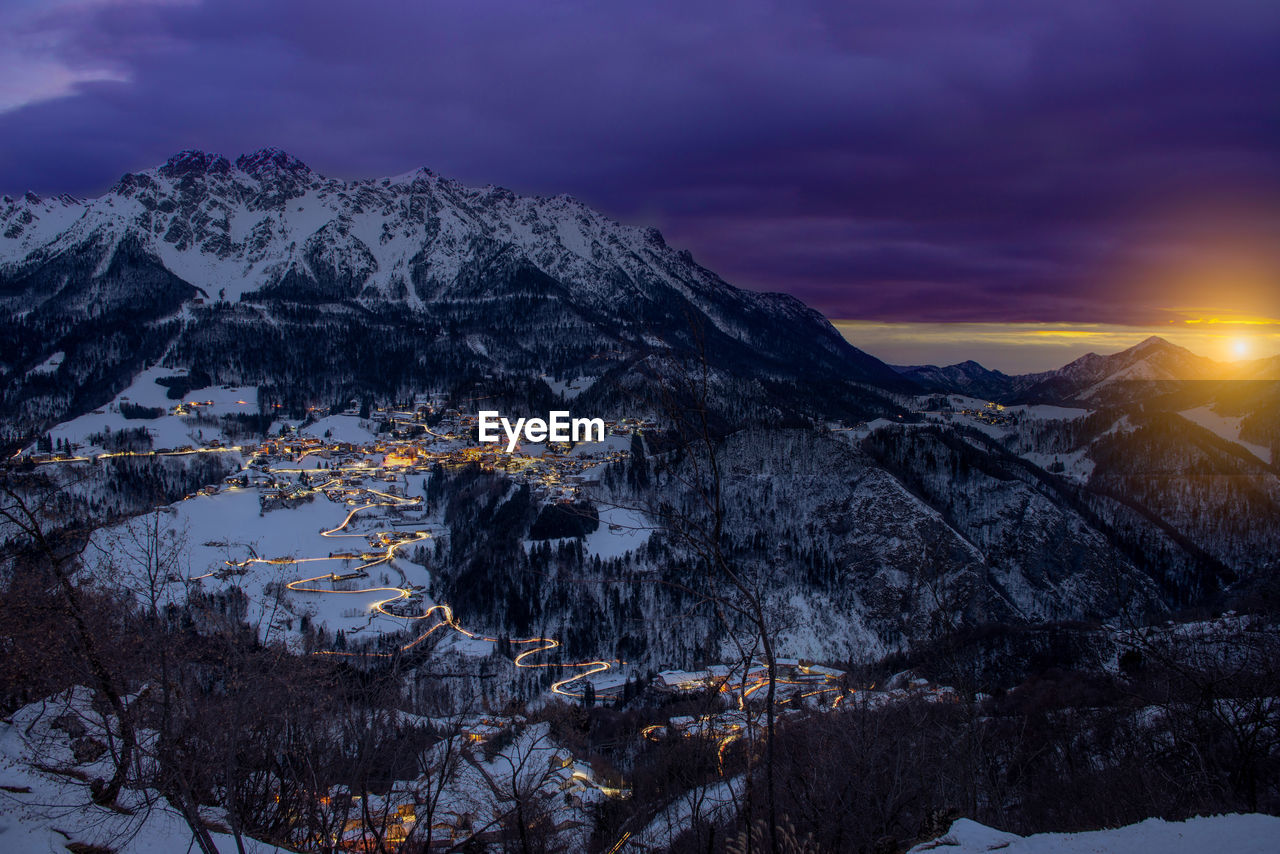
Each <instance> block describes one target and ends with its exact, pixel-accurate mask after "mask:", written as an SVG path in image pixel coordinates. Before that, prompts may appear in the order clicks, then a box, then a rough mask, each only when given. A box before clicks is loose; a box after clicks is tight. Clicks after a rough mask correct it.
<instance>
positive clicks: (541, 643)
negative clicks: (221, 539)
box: [226, 483, 613, 698]
mask: <svg viewBox="0 0 1280 854" xmlns="http://www.w3.org/2000/svg"><path fill="white" fill-rule="evenodd" d="M324 486H328V484H327V483H326V484H323V485H322V486H320V487H317V489H321V488H323V487H324ZM365 492H367V493H369V494H370V495H375V496H378V497H379V498H384V499H387V500H385V501H371V502H370V503H368V504H362V505H360V506H359V507H355V508H353V509H352V510H351V512H349V513H348V514H347V517H346V518H345V519H343V520H342V523H341V524H340V525H338V526H336V527H334V528H330V529H329V530H327V531H321V532H320V535H321V536H323V537H333V538H337V537H360V538H364V537H365V536H366V534H352V533H340V532H341V531H343V530H344V529H345V528H346V527H347V526H348V525H350V524H351V520H352V519H354V518H355V517H356V514H358V513H361V512H364V511H366V510H371V509H374V508H377V507H397V506H403V505H405V504H415V503H417V501H418V500H419V499H413V498H402V497H400V496H397V495H390V494H388V493H385V492H378V491H376V490H372V489H366V490H365ZM430 537H431V535H430V534H429V533H426V532H424V531H418V532H416V533H415V534H414V535H413V537H411V538H410V539H407V540H403V541H401V542H397V543H391V544H389V545H388V546H387V547H386V549H387V550H386V554H384V555H382V556H381V557H378V558H377V559H376V560H371V561H369V562H368V563H365V564H362V565H361V566H358V567H356V568H355V569H354V570H352V571H351V572H350V573H348V574H347V577H351V576H356V575H365V576H367V575H368V574H369V570H370V569H372V568H373V567H375V566H378V565H380V564H384V563H385V564H390V565H391V566H392V567H393V568H394V564H392V563H391V561H392V558H394V557H395V553H396V550H397V549H399V548H401V547H403V546H407V545H412V544H413V543H418V542H421V541H423V540H426V539H430ZM348 559H349V558H343V557H338V556H335V557H313V558H293V557H289V558H258V557H250V558H247V559H246V560H243V561H231V560H228V561H226V564H227V565H228V566H230V567H235V568H239V569H243V568H245V567H247V566H249V565H250V564H255V563H259V564H292V563H314V562H317V561H325V560H348ZM397 571H399V570H397ZM338 579H339V576H338V575H337V574H335V573H326V574H323V575H314V576H311V577H308V578H299V579H296V580H294V581H290V582H289V583H288V584H287V585H285V586H286V587H287V588H288V589H289V590H293V591H295V592H298V593H319V594H326V595H334V596H351V595H367V594H369V593H381V592H386V593H388V594H390V595H388V596H387V597H386V598H385V599H380V600H377V601H375V602H374V603H373V605H372V606H371V610H372V611H374V612H377V613H380V614H383V615H385V616H388V617H392V618H394V619H398V620H405V621H408V622H410V623H416V622H418V621H421V620H430V619H432V618H433V617H434V618H436V622H434V623H432V624H431V626H429V627H428V628H427V629H426V631H424V632H422V633H421V634H419V635H418V636H417V637H415V638H414V639H413V640H411V641H409V642H408V643H406V644H403V645H402V646H401V647H400V648H399V650H398V651H397V652H395V653H390V652H379V653H357V652H341V651H337V650H323V651H320V652H318V653H316V654H317V655H347V656H366V655H367V656H373V657H378V658H388V657H391V656H393V655H397V654H399V653H403V652H407V651H408V650H411V649H413V648H414V647H415V646H417V645H418V644H420V643H422V642H423V641H424V640H426V639H427V638H428V637H430V636H431V635H432V634H433V633H435V631H436V630H437V629H441V628H445V627H448V628H450V629H452V630H453V631H455V632H458V633H459V634H461V635H465V636H466V637H468V638H471V639H473V640H480V641H488V642H491V643H496V642H498V641H499V638H494V637H487V636H485V635H479V634H476V633H475V632H471V631H468V630H467V629H464V628H463V627H462V626H461V625H459V624H458V621H457V620H456V619H455V617H454V615H453V609H452V608H450V607H449V606H448V605H443V604H441V605H432V606H431V607H429V608H427V609H426V610H425V611H423V612H422V613H421V614H419V615H416V616H405V615H403V614H396V613H393V612H392V611H389V610H387V606H388V605H390V604H392V603H394V602H399V601H401V600H403V599H408V598H409V597H410V596H411V595H412V594H413V591H412V590H411V589H410V588H409V587H408V586H407V584H408V581H407V579H405V578H404V573H403V572H401V579H402V580H403V581H404V583H405V585H406V586H404V587H363V588H360V589H356V590H335V589H333V587H332V586H330V587H327V588H326V587H317V586H311V585H314V584H316V583H317V582H322V581H328V582H329V583H330V585H332V583H333V582H335V581H337V580H338ZM512 643H514V644H520V645H529V647H530V648H529V649H526V650H524V651H523V652H521V653H520V654H519V655H517V656H516V657H515V659H514V662H513V663H514V664H515V666H516V667H525V668H531V669H533V668H543V667H556V666H560V667H565V668H573V669H577V670H581V672H580V673H576V674H574V675H573V676H571V677H569V678H568V679H561V680H560V681H558V682H555V683H553V684H552V685H551V691H552V693H555V694H559V695H561V696H564V697H574V698H579V697H582V696H583V695H582V693H578V692H574V691H568V690H566V686H568V685H571V684H572V683H574V682H577V681H579V680H581V679H586V678H587V677H589V676H593V675H595V674H597V673H603V672H604V671H606V670H609V669H611V668H612V667H613V664H612V663H611V662H608V661H603V660H597V661H582V662H577V663H574V664H560V665H557V664H556V663H554V662H538V663H530V662H529V661H527V659H529V658H531V657H532V656H535V655H538V654H539V653H543V652H549V651H551V650H553V649H556V648H558V647H559V646H560V641H558V640H556V639H555V638H545V637H533V638H525V639H523V640H513V641H512Z"/></svg>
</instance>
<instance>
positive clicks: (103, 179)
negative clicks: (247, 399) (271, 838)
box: [0, 0, 1280, 322]
mask: <svg viewBox="0 0 1280 854" xmlns="http://www.w3.org/2000/svg"><path fill="white" fill-rule="evenodd" d="M14 8H15V9H16V10H17V11H16V12H14V13H12V15H13V17H11V19H10V20H12V21H16V22H18V23H19V24H20V26H17V27H12V28H10V29H11V31H12V32H11V34H10V36H9V37H7V38H6V39H5V40H3V41H0V51H3V52H4V53H5V55H6V56H7V57H8V58H10V59H13V60H14V61H16V60H18V59H20V60H21V66H20V68H21V69H22V70H23V73H22V74H15V75H11V76H10V78H9V81H8V82H7V83H6V86H7V87H8V88H7V89H5V90H0V95H3V96H4V98H3V100H2V101H0V109H4V108H5V107H6V105H7V106H8V107H9V108H8V109H7V111H5V112H0V190H2V191H4V192H10V193H13V192H20V191H23V190H26V189H34V190H37V191H40V192H45V191H50V192H51V191H66V192H73V193H80V194H88V193H93V192H97V191H100V190H101V189H103V188H104V187H105V186H107V185H109V184H110V182H111V181H113V180H114V179H115V178H116V177H118V175H119V174H120V173H122V172H124V171H126V170H132V169H138V168H145V167H148V166H152V165H155V164H156V163H159V162H161V161H162V160H164V159H165V158H166V157H167V156H168V155H170V154H172V153H173V152H174V151H176V150H178V149H181V148H186V147H197V148H204V149H209V150H214V151H219V152H222V153H224V154H228V155H232V156H234V155H235V154H237V153H240V152H243V151H251V150H254V149H257V148H260V147H262V146H265V145H278V146H280V147H283V148H285V149H287V150H289V151H290V152H292V153H294V154H296V155H297V156H299V157H301V158H302V159H303V160H305V161H307V162H308V163H309V164H310V165H311V166H313V167H314V168H316V169H318V170H320V171H322V172H326V173H329V174H334V175H342V176H369V175H382V174H393V173H398V172H404V171H408V170H410V169H413V168H416V167H418V166H423V165H426V166H429V167H431V168H432V169H434V170H436V171H437V172H440V173H441V174H445V175H449V176H452V177H456V178H458V179H460V180H463V181H466V182H471V183H490V182H492V183H499V184H503V185H506V186H511V187H513V188H515V189H517V190H520V191H529V192H546V193H558V192H569V193H572V194H574V195H577V196H579V197H580V198H583V199H584V200H586V201H588V202H590V203H592V204H595V205H597V206H599V207H601V208H603V209H604V210H606V211H608V212H610V213H612V214H614V215H615V216H618V217H619V218H622V219H625V220H629V221H634V222H645V223H657V224H658V225H660V226H661V227H663V229H664V230H665V231H666V233H667V236H668V240H669V241H670V242H671V243H673V244H675V245H681V246H687V247H689V248H691V249H692V250H693V251H694V254H695V257H697V258H698V259H699V260H700V261H702V262H703V263H705V264H707V265H708V266H710V267H712V268H713V269H715V270H717V271H718V272H720V273H721V274H723V275H724V276H725V277H726V278H727V279H729V280H730V281H733V282H735V283H738V284H743V285H746V286H751V287H758V288H767V289H772V290H785V291H789V292H792V293H795V294H797V295H798V296H800V297H801V298H803V299H805V300H807V301H809V302H811V303H813V304H814V305H815V306H816V307H818V308H819V309H821V310H823V311H825V312H826V313H828V314H829V315H831V316H836V317H862V318H885V319H932V320H958V319H969V320H995V319H1008V320H1015V319H1016V320H1054V321H1057V320H1090V321H1098V320H1108V321H1116V322H1121V321H1123V322H1147V321H1150V320H1152V319H1156V318H1158V317H1159V316H1160V311H1161V309H1163V308H1168V307H1169V306H1170V305H1173V304H1174V303H1173V302H1170V299H1171V296H1170V295H1169V294H1167V293H1164V292H1162V290H1161V288H1160V287H1159V286H1157V285H1154V284H1152V282H1153V280H1155V279H1157V278H1158V277H1159V275H1160V271H1161V270H1164V269H1165V268H1166V267H1171V268H1173V269H1178V268H1180V267H1182V266H1185V262H1186V260H1187V258H1188V257H1192V258H1200V257H1201V256H1203V258H1207V259H1209V258H1213V257H1217V256H1218V255H1221V254H1222V253H1224V252H1228V251H1233V250H1232V249H1231V248H1232V247H1236V248H1239V251H1243V252H1246V253H1252V255H1258V256H1259V257H1260V260H1258V261H1257V266H1258V267H1259V269H1260V270H1261V271H1262V272H1261V273H1260V274H1259V275H1261V276H1263V277H1264V278H1265V276H1267V275H1269V274H1274V273H1275V271H1276V270H1278V269H1280V258H1278V257H1277V254H1276V253H1277V251H1278V250H1277V249H1276V248H1275V247H1280V240H1277V238H1280V158H1277V156H1276V154H1277V152H1278V151H1280V113H1278V112H1277V110H1276V109H1275V107H1274V98H1275V95H1274V93H1275V92H1276V91H1277V90H1278V89H1280V51H1276V50H1275V45H1276V44H1280V6H1277V5H1276V4H1275V3H1270V2H1265V0H1215V2H1209V0H1204V2H1194V3H1193V2H1177V0H1148V1H1147V2H1141V1H1140V0H1106V2H1103V0H1094V2H1082V3H1076V4H1060V3H1029V2H1026V0H1004V2H998V1H994V0H993V2H979V3H972V4H956V3H953V2H949V1H948V0H925V1H924V2H914V3H911V2H901V0H879V2H864V3H857V4H848V3H837V2H807V3H806V2H800V3H769V2H742V3H731V4H727V3H715V4H712V3H688V2H680V3H675V2H657V3H648V4H627V5H619V4H607V3H590V2H540V3H517V2H495V0H489V1H488V2H484V0H480V1H479V2H476V1H475V0H473V2H466V3H433V4H426V3H407V2H392V3H370V4H360V5H359V6H353V5H351V4H347V3H324V2H317V0H310V2H299V1H298V0H285V2H277V3H261V2H257V0H209V2H204V3H186V2H156V1H155V0H151V1H150V2H148V0H64V2H61V3H56V4H53V5H49V4H47V3H46V4H35V3H26V4H19V5H18V6H15V7H14ZM6 14H8V13H6ZM0 23H5V22H4V21H0ZM11 65H12V63H11ZM1224 235H1225V236H1224ZM1246 237H1247V239H1245V238H1246ZM1224 246H1226V247H1227V248H1225V249H1224ZM1204 266H1205V269H1210V268H1211V264H1210V263H1209V262H1208V261H1206V262H1205V265H1204ZM1185 287H1186V288H1191V287H1193V286H1191V285H1187V286H1185ZM1246 290H1247V289H1246ZM1249 293H1250V294H1252V297H1253V298H1254V299H1253V302H1254V303H1256V305H1251V306H1250V307H1249V308H1248V309H1247V310H1249V311H1266V310H1273V311H1274V312H1275V316H1280V305H1272V307H1271V308H1270V309H1268V302H1267V300H1268V299H1270V300H1272V301H1276V300H1280V296H1277V295H1276V294H1280V288H1273V289H1272V293H1271V296H1270V297H1268V296H1267V295H1266V294H1265V293H1263V292H1262V290H1260V289H1259V288H1257V287H1255V288H1254V289H1253V290H1252V291H1249ZM1183 296H1185V295H1179V297H1180V299H1181V298H1182V297H1183ZM1185 301H1186V300H1185V299H1182V302H1183V303H1185Z"/></svg>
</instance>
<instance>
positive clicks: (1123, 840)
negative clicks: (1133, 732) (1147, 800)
mask: <svg viewBox="0 0 1280 854" xmlns="http://www.w3.org/2000/svg"><path fill="white" fill-rule="evenodd" d="M924 851H937V852H939V854H979V852H987V851H999V852H1001V854H1206V852H1211V851H1214V852H1221V854H1273V852H1275V851H1280V818H1277V817H1275V816H1270V815H1256V814H1250V815H1216V816H1208V817H1204V818H1193V819H1188V820H1187V821H1173V822H1170V821H1161V820H1160V819H1158V818H1150V819H1147V820H1146V821H1142V822H1139V823H1137V824H1131V825H1128V826H1127V827H1117V828H1115V829H1114V830H1094V831H1089V832H1087V833H1037V834H1035V835H1034V836H1017V835H1016V834H1013V833H1005V832H1004V831H1000V830H994V829H992V828H990V827H986V826H984V825H981V824H978V823H977V822H976V821H970V820H969V819H967V818H962V819H960V820H959V821H957V822H956V823H955V824H953V825H951V829H950V830H949V831H947V833H946V834H945V835H944V836H941V837H939V838H938V839H935V840H934V841H933V842H926V843H924V844H923V845H917V846H916V847H915V848H912V849H911V851H910V852H909V854H920V852H924Z"/></svg>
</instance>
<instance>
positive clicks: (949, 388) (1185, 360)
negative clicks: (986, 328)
mask: <svg viewBox="0 0 1280 854" xmlns="http://www.w3.org/2000/svg"><path fill="white" fill-rule="evenodd" d="M1278 366H1280V360H1267V359H1259V360H1257V361H1256V362H1251V363H1247V364H1246V365H1244V366H1226V365H1223V364H1221V363H1219V362H1215V361H1213V360H1212V359H1207V358H1205V357H1204V356H1198V355H1196V354H1195V353H1193V352H1191V351H1190V350H1188V349H1186V348H1185V347H1179V346H1177V345H1176V344H1171V343H1169V342H1168V341H1166V340H1164V339H1163V338H1161V337H1159V336H1157V335H1153V336H1151V337H1150V338H1147V339H1146V340H1145V341H1143V342H1141V343H1139V344H1135V345H1134V346H1132V347H1130V348H1128V349H1126V350H1121V351H1120V352H1118V353H1112V354H1110V355H1106V356H1100V355H1098V354H1097V353H1087V354H1085V355H1083V356H1081V357H1080V358H1078V359H1076V360H1075V361H1073V362H1071V363H1069V364H1067V365H1064V366H1063V367H1061V368H1058V369H1057V370H1053V371H1042V372H1040V373H1034V374H1016V375H1009V374H1004V373H1001V372H1000V371H993V370H990V369H988V368H985V367H983V366H982V365H980V364H978V363H977V362H974V361H972V360H970V361H967V362H960V363H959V364H955V365H948V366H946V367H938V366H936V365H910V366H895V367H894V370H895V371H897V372H898V373H899V374H901V375H902V376H903V377H905V378H907V379H910V380H911V381H913V382H915V383H917V384H918V385H920V386H922V387H924V388H925V389H927V390H929V391H938V392H951V393H957V394H965V395H970V396H973V397H981V398H986V399H989V400H997V401H1001V402H1005V403H1022V402H1032V403H1059V404H1063V403H1072V404H1078V405H1085V406H1095V405H1099V404H1102V403H1116V402H1126V401H1129V400H1132V399H1136V398H1138V397H1144V396H1147V395H1149V394H1150V393H1151V392H1152V390H1153V389H1154V390H1157V391H1159V392H1161V393H1167V392H1168V391H1169V385H1168V384H1170V383H1174V382H1184V381H1191V380H1223V379H1245V378H1248V379H1274V378H1276V377H1278V376H1280V367H1278Z"/></svg>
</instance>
